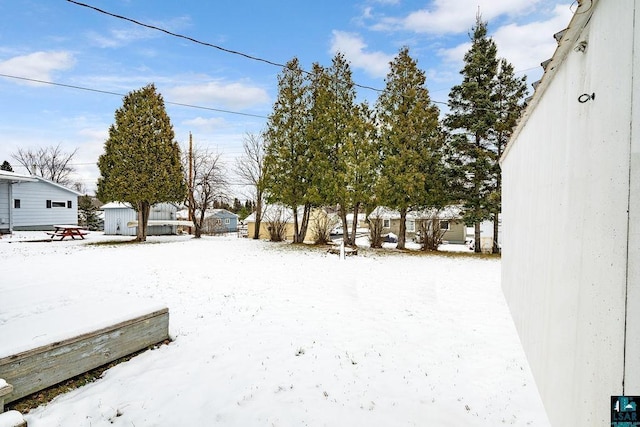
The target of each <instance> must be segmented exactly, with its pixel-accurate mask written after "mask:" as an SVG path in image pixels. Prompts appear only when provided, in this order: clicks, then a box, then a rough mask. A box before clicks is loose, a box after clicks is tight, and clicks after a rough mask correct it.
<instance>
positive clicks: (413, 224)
mask: <svg viewBox="0 0 640 427" xmlns="http://www.w3.org/2000/svg"><path fill="white" fill-rule="evenodd" d="M407 231H408V232H409V233H413V232H414V231H416V222H415V221H414V220H407Z"/></svg>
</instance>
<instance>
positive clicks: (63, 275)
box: [0, 233, 548, 427]
mask: <svg viewBox="0 0 640 427" xmlns="http://www.w3.org/2000/svg"><path fill="white" fill-rule="evenodd" d="M111 238H112V237H107V236H103V235H101V234H100V233H92V234H91V235H90V236H89V238H88V240H87V241H81V242H78V241H75V242H73V241H69V242H68V241H62V242H51V243H49V242H42V243H7V242H8V240H7V239H6V238H4V239H2V240H0V260H1V261H0V265H1V266H2V278H1V279H0V346H1V345H2V338H1V337H2V328H3V325H6V324H8V322H12V321H15V320H16V319H21V318H22V319H24V317H28V316H33V315H36V314H38V313H42V312H46V311H48V310H54V309H55V310H57V309H60V308H62V307H64V306H69V307H71V306H74V305H76V304H77V303H79V302H81V303H84V302H86V304H92V305H94V306H95V307H97V309H96V313H99V312H100V310H99V309H98V308H99V307H100V305H101V304H104V303H105V302H106V301H119V302H120V303H121V304H122V305H123V307H124V306H127V305H131V304H136V302H137V301H139V300H140V299H144V300H148V301H150V302H152V303H161V304H166V305H167V306H168V307H169V311H170V333H171V336H172V337H173V338H174V341H173V342H172V343H171V344H170V345H165V346H161V347H160V348H158V349H157V350H153V351H147V352H145V353H143V354H141V355H139V356H137V357H135V358H134V359H132V360H130V361H129V362H126V363H122V364H120V365H118V366H116V367H114V368H112V369H110V370H108V371H107V372H106V373H105V375H104V376H103V378H101V379H100V380H98V381H96V382H94V383H92V384H90V385H87V386H84V387H82V388H80V389H77V390H75V391H72V392H70V393H67V394H65V395H62V396H60V397H58V398H57V399H55V400H54V401H53V402H52V403H51V404H49V405H47V406H44V407H40V408H38V409H35V410H33V411H31V412H30V413H29V414H28V415H26V416H25V418H26V419H27V421H28V423H29V426H30V427H41V426H93V427H95V426H112V425H114V426H136V427H141V426H180V425H194V426H201V425H202V426H204V425H221V426H305V425H306V426H365V425H366V426H460V425H464V426H497V425H518V426H520V425H521V426H526V425H531V426H547V425H548V421H547V419H546V416H545V414H544V411H543V409H542V404H541V402H540V399H539V397H538V394H537V391H536V388H535V384H534V382H533V378H532V376H531V373H530V371H529V368H528V365H527V362H526V359H525V356H524V353H523V351H522V349H521V347H520V343H519V340H518V337H517V334H516V331H515V328H514V326H513V324H512V321H511V317H510V314H509V312H508V308H507V306H506V303H505V301H504V298H503V296H502V292H501V290H500V261H499V260H498V259H474V258H467V257H451V256H449V257H448V256H418V255H401V254H397V253H384V251H382V252H366V253H364V254H363V253H362V252H361V253H360V254H359V255H358V256H354V257H348V258H347V259H345V260H340V259H339V257H338V256H336V255H329V254H327V253H325V252H323V251H319V250H300V249H297V248H292V247H290V245H287V244H284V245H283V244H274V243H269V242H258V241H253V240H249V239H238V238H236V237H205V238H203V239H200V240H196V239H191V238H190V237H188V236H173V237H162V238H154V237H151V238H149V242H147V243H145V244H142V245H108V246H94V245H86V243H89V242H95V241H99V240H105V239H111ZM71 267H72V268H71ZM71 270H73V271H74V273H73V274H70V273H69V271H71ZM68 315H69V316H74V313H73V312H70V313H68ZM77 321H78V322H83V321H85V319H83V318H82V317H80V316H79V317H78V318H77ZM43 328H46V325H43Z"/></svg>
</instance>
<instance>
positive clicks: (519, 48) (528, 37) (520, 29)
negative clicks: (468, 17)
mask: <svg viewBox="0 0 640 427" xmlns="http://www.w3.org/2000/svg"><path fill="white" fill-rule="evenodd" d="M571 16H572V12H571V10H570V9H569V7H568V5H557V6H556V7H555V8H554V9H553V12H552V14H551V17H550V18H549V19H546V20H539V21H534V22H530V23H528V24H523V25H518V24H508V25H504V26H502V27H499V28H498V29H497V30H496V31H495V33H493V34H491V37H492V38H493V40H494V41H495V42H496V45H497V46H498V56H499V57H501V58H506V59H507V60H508V61H509V62H510V63H511V64H512V65H513V66H514V69H515V70H516V72H520V71H525V70H531V69H533V70H531V71H533V72H532V73H531V74H533V75H539V74H540V73H541V71H542V70H541V69H540V70H538V68H539V67H540V63H541V62H542V61H544V60H546V59H549V58H551V56H552V55H553V52H554V51H555V49H556V46H557V43H556V41H555V39H554V38H553V34H555V33H557V32H558V31H560V30H562V29H564V28H566V27H567V25H568V24H569V21H570V20H571ZM470 47H471V43H470V42H465V43H462V44H459V45H457V46H454V47H452V48H450V49H441V50H440V51H439V52H438V56H440V57H441V58H442V59H443V61H444V62H445V63H448V64H449V65H450V66H451V67H454V68H461V67H462V62H463V57H464V54H465V53H466V52H467V51H468V50H469V48H470Z"/></svg>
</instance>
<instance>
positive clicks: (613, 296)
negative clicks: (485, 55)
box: [502, 0, 640, 427]
mask: <svg viewBox="0 0 640 427" xmlns="http://www.w3.org/2000/svg"><path fill="white" fill-rule="evenodd" d="M593 3H594V6H593V16H592V18H591V20H590V22H589V23H588V24H587V26H586V27H585V30H584V31H583V32H582V33H581V34H578V36H579V37H578V38H577V39H575V40H574V43H573V44H572V45H571V49H570V50H569V52H568V54H567V57H566V59H565V61H564V62H563V63H562V64H561V65H559V66H558V67H559V68H557V74H556V75H555V77H554V78H553V79H552V80H551V82H550V85H549V86H548V87H547V88H546V91H545V92H544V93H543V95H542V97H541V98H540V102H539V104H538V105H537V107H536V108H535V109H534V110H533V111H531V112H530V117H529V119H528V121H527V122H526V124H525V125H524V127H522V129H521V132H520V133H519V134H518V135H517V137H516V139H515V140H514V141H512V145H511V147H510V149H509V151H508V153H507V155H506V156H505V158H504V159H503V163H502V170H503V176H504V179H503V183H504V187H503V227H504V230H505V233H504V234H503V236H504V240H503V246H502V250H503V255H502V283H503V289H504V292H505V296H506V298H507V301H508V303H509V306H510V308H511V312H512V315H513V318H514V321H515V323H516V326H517V328H518V331H519V334H520V337H521V340H522V343H523V347H524V349H525V352H526V354H527V357H528V360H529V363H530V365H531V368H532V371H533V373H534V376H535V379H536V382H537V385H538V389H539V391H540V394H541V397H542V400H543V402H544V404H545V408H546V410H547V414H548V416H549V419H550V421H551V423H552V424H553V425H554V426H563V427H564V426H602V425H609V421H610V409H609V397H610V396H611V395H619V394H622V392H623V389H622V382H623V372H624V346H625V297H626V284H627V277H626V273H627V260H628V259H629V258H628V255H627V242H629V244H630V247H629V249H630V255H631V256H632V258H631V259H630V260H631V262H630V264H629V267H630V276H629V277H631V278H633V283H631V282H630V284H631V285H632V286H631V288H630V291H633V292H635V294H633V293H631V292H630V293H629V297H630V298H631V297H632V296H633V298H634V300H633V301H631V299H630V309H629V310H630V313H631V312H632V311H635V312H636V313H637V312H638V309H639V308H638V304H639V302H640V290H639V289H638V282H639V281H640V274H639V270H638V265H637V264H638V259H639V258H640V248H639V247H638V245H639V243H638V242H640V230H639V229H640V216H639V214H640V200H639V199H638V198H639V197H640V186H639V184H640V182H639V181H640V176H639V173H640V147H638V145H639V143H638V135H639V134H640V133H638V132H637V130H636V133H635V134H634V135H633V136H632V135H631V130H630V123H631V117H632V111H631V102H632V94H633V93H634V90H633V89H634V88H633V87H632V60H633V56H632V55H633V48H634V42H635V43H636V47H635V48H636V50H640V44H638V43H637V41H638V40H637V39H638V35H637V31H635V29H634V24H633V20H634V13H636V14H637V12H635V11H634V0H600V1H594V2H593ZM585 4H591V2H586V3H585ZM635 19H636V22H640V16H637V17H636V18H635ZM634 34H635V35H634ZM582 40H585V41H587V43H588V46H587V49H586V51H585V52H584V53H581V52H576V51H574V50H573V47H574V45H575V44H577V42H578V41H582ZM636 61H637V59H636ZM636 70H640V66H638V64H636ZM639 80H640V74H637V73H636V86H638V83H637V82H638V81H639ZM635 89H636V91H635V93H636V94H639V93H640V92H638V87H636V88H635ZM585 93H588V94H592V93H595V100H592V101H589V102H586V103H579V102H578V101H577V100H578V97H579V96H580V95H581V94H585ZM637 96H638V97H640V95H637ZM635 102H636V104H638V101H637V100H635ZM635 108H636V110H635V111H636V114H635V116H636V117H635V118H636V123H634V129H637V127H638V113H637V112H640V108H638V106H637V105H636V107H635ZM632 138H633V140H634V142H633V149H634V156H633V158H632V164H633V167H634V168H633V169H632V170H631V172H630V168H629V164H630V141H631V140H632ZM630 177H631V182H632V183H633V185H634V186H635V187H634V192H633V193H632V194H631V201H632V203H631V208H632V209H633V210H632V211H631V214H630V215H628V213H627V210H628V208H629V205H628V200H629V198H630V192H629V189H630V187H629V182H630ZM628 219H630V221H631V230H632V232H634V233H635V235H634V236H633V238H632V239H631V240H630V241H628V239H627V231H628V228H627V224H628V222H627V221H628ZM634 260H635V261H634ZM632 306H633V309H632V308H631V307H632ZM627 322H628V323H629V324H628V328H627V331H628V334H631V333H633V337H631V336H628V338H627V340H628V342H630V343H631V342H632V341H633V343H634V345H633V346H631V345H630V346H629V348H628V349H627V361H628V363H627V365H626V369H627V372H626V374H627V387H626V389H625V392H626V393H627V394H630V395H634V394H635V395H638V394H640V382H639V381H638V375H639V374H640V372H639V368H640V366H639V362H638V361H639V360H640V348H638V347H639V345H640V344H638V342H639V341H640V335H639V334H640V323H639V321H638V315H637V314H636V316H635V317H631V316H629V317H628V319H627ZM631 349H633V351H634V352H633V353H630V350H631ZM630 359H633V361H631V360H630Z"/></svg>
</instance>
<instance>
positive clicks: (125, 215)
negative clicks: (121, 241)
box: [101, 202, 178, 236]
mask: <svg viewBox="0 0 640 427" xmlns="http://www.w3.org/2000/svg"><path fill="white" fill-rule="evenodd" d="M101 209H102V210H103V212H104V234H107V235H121V236H135V235H136V234H137V227H136V226H133V227H129V223H131V222H134V221H138V213H137V212H136V211H135V210H134V209H133V208H132V207H131V205H129V204H128V203H121V202H110V203H107V204H106V205H103V206H102V207H101ZM177 210H178V209H177V208H176V206H175V205H173V204H171V203H158V204H155V205H153V206H151V209H150V210H149V221H150V223H149V224H148V225H147V235H148V236H161V235H167V234H176V225H169V224H165V225H151V221H162V220H168V221H172V222H175V220H176V212H177Z"/></svg>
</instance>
